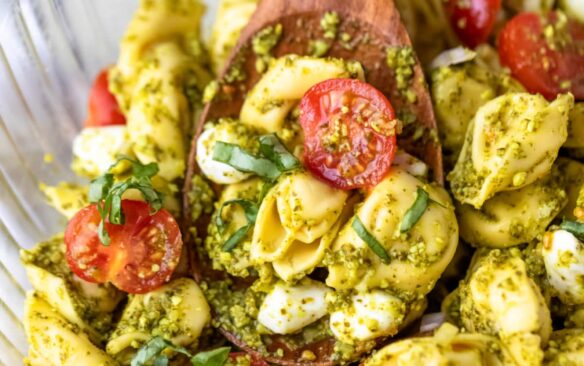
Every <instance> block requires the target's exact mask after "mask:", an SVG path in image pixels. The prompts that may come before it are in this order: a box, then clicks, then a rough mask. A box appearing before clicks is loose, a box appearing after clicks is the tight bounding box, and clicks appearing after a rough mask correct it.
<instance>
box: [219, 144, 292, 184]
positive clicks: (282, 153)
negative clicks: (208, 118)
mask: <svg viewBox="0 0 584 366" xmlns="http://www.w3.org/2000/svg"><path fill="white" fill-rule="evenodd" d="M259 141H260V154H261V156H259V157H258V156H255V155H253V154H251V153H249V152H248V151H246V150H244V149H243V148H241V147H240V146H238V145H235V144H229V143H226V142H222V141H218V142H217V143H215V146H214V147H213V160H216V161H220V162H222V163H225V164H227V165H229V166H231V167H233V168H235V169H237V170H239V171H242V172H246V173H254V174H256V175H258V176H260V177H262V178H265V179H267V180H268V181H271V182H273V181H275V180H276V179H278V178H279V177H280V175H282V173H284V172H288V171H290V170H294V169H297V168H299V167H300V166H301V164H300V161H298V159H296V157H295V156H294V155H292V154H291V153H290V152H289V151H288V150H286V147H285V146H284V144H282V142H281V141H280V139H278V137H277V136H276V135H275V134H270V135H263V136H260V138H259Z"/></svg>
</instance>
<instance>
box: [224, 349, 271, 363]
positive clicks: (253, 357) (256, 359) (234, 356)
mask: <svg viewBox="0 0 584 366" xmlns="http://www.w3.org/2000/svg"><path fill="white" fill-rule="evenodd" d="M247 355H248V354H247V353H245V352H231V353H230V354H229V358H230V359H231V360H233V361H236V360H237V359H238V358H239V357H245V356H247ZM250 357H251V364H250V366H270V364H269V363H267V362H266V360H264V359H262V358H260V357H257V356H256V355H250Z"/></svg>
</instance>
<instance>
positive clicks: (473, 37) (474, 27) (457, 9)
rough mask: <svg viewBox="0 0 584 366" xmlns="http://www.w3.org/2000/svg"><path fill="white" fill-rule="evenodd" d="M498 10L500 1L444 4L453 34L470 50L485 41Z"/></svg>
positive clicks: (450, 1) (451, 0)
mask: <svg viewBox="0 0 584 366" xmlns="http://www.w3.org/2000/svg"><path fill="white" fill-rule="evenodd" d="M499 10H501V0H448V2H447V3H446V11H447V13H448V15H449V16H450V23H451V24H452V28H453V29H454V32H455V33H456V35H457V36H458V38H460V40H461V41H462V43H464V44H465V45H466V46H467V47H471V48H475V47H476V46H478V45H479V44H481V43H485V42H486V41H487V39H488V38H489V35H490V34H491V31H492V30H493V26H494V25H495V20H496V19H497V14H499Z"/></svg>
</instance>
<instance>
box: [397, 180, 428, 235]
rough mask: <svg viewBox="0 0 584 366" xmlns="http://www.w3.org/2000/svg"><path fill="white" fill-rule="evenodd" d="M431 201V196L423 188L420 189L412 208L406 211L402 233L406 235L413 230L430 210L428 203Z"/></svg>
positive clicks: (401, 228)
mask: <svg viewBox="0 0 584 366" xmlns="http://www.w3.org/2000/svg"><path fill="white" fill-rule="evenodd" d="M429 201H430V195H429V194H428V192H426V191H425V190H424V189H423V188H421V187H418V190H417V192H416V200H415V201H414V203H413V204H412V206H411V207H410V208H409V209H408V210H407V211H406V214H405V215H404V218H403V220H402V223H401V227H400V229H399V230H400V232H402V233H406V232H408V231H410V229H411V228H413V227H414V225H416V223H417V222H418V221H420V218H421V217H422V215H423V214H424V212H425V211H426V208H428V203H429Z"/></svg>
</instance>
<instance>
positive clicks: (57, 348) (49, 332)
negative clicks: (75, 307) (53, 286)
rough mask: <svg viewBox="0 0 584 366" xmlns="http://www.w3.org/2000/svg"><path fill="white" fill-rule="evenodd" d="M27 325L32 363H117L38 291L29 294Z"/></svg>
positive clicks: (110, 365)
mask: <svg viewBox="0 0 584 366" xmlns="http://www.w3.org/2000/svg"><path fill="white" fill-rule="evenodd" d="M24 313H25V315H24V328H25V330H26V334H27V335H28V342H29V345H30V348H29V356H28V357H27V358H26V360H25V362H26V364H27V365H29V366H80V365H96V366H97V365H99V366H118V363H117V362H116V361H115V360H113V359H112V358H111V357H110V356H108V355H107V354H106V353H105V352H104V351H102V350H101V349H99V348H98V347H96V346H95V345H94V344H93V343H91V341H90V340H89V338H88V337H87V335H85V334H84V333H83V331H80V329H79V327H77V326H76V325H75V324H73V323H70V322H69V321H67V320H66V319H65V318H64V317H63V316H62V315H61V314H59V312H58V311H57V310H56V309H55V308H53V307H51V306H50V305H49V304H48V303H47V302H45V301H44V300H43V299H42V298H41V297H40V296H39V295H38V294H37V293H35V292H30V293H28V294H27V297H26V303H25V310H24Z"/></svg>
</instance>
